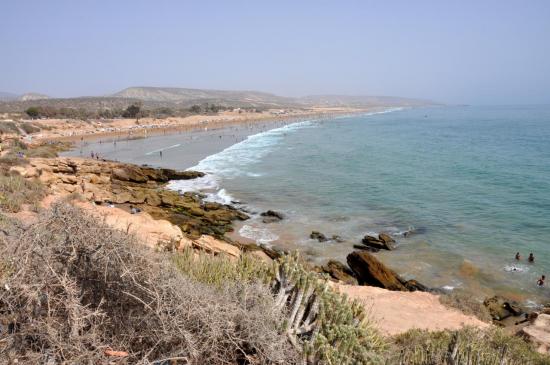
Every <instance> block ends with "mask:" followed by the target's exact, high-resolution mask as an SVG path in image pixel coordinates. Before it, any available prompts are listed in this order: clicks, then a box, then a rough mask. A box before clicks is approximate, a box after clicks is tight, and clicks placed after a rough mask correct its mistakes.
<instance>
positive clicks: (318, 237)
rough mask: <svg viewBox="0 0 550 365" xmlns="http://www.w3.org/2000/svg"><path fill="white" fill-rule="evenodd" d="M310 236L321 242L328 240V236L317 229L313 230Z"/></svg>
mask: <svg viewBox="0 0 550 365" xmlns="http://www.w3.org/2000/svg"><path fill="white" fill-rule="evenodd" d="M309 238H311V239H312V240H317V241H319V242H326V241H328V238H327V237H326V236H325V235H324V234H322V233H321V232H317V231H313V232H311V234H310V235H309Z"/></svg>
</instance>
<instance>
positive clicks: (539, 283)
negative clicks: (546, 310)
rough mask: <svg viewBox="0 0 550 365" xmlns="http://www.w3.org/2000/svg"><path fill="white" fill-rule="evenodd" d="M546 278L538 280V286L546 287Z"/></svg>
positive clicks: (542, 277)
mask: <svg viewBox="0 0 550 365" xmlns="http://www.w3.org/2000/svg"><path fill="white" fill-rule="evenodd" d="M545 279H546V276H544V275H542V276H541V277H540V279H539V280H537V286H544V280H545Z"/></svg>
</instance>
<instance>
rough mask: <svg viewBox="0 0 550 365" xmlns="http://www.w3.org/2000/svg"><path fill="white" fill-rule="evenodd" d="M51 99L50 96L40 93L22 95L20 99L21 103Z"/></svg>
mask: <svg viewBox="0 0 550 365" xmlns="http://www.w3.org/2000/svg"><path fill="white" fill-rule="evenodd" d="M49 98H50V97H49V96H48V95H44V94H38V93H27V94H23V95H21V96H20V97H19V98H18V99H19V100H20V101H29V100H43V99H49Z"/></svg>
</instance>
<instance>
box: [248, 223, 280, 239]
mask: <svg viewBox="0 0 550 365" xmlns="http://www.w3.org/2000/svg"><path fill="white" fill-rule="evenodd" d="M239 235H241V236H242V237H245V238H249V239H251V240H254V241H256V243H263V244H266V243H270V242H273V241H275V240H277V239H278V238H279V236H277V235H276V234H275V233H273V232H271V231H269V230H268V229H266V228H258V227H252V226H249V225H244V226H242V227H241V229H240V230H239Z"/></svg>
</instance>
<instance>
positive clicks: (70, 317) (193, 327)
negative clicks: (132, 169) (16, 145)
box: [0, 205, 297, 365]
mask: <svg viewBox="0 0 550 365" xmlns="http://www.w3.org/2000/svg"><path fill="white" fill-rule="evenodd" d="M0 239H1V238H0ZM0 248H1V251H2V252H0V257H2V260H3V262H4V263H6V264H8V265H9V267H10V269H9V270H8V272H9V274H8V275H4V276H3V278H2V279H1V280H2V282H1V283H0V322H2V323H3V324H4V326H3V327H2V328H3V329H6V330H4V331H3V332H2V333H1V334H0V358H1V359H5V360H6V361H7V362H8V363H13V362H14V361H15V360H16V359H17V361H18V363H19V364H46V363H48V364H49V363H52V364H137V363H139V364H158V365H160V364H168V363H170V364H197V365H198V364H201V365H202V364H293V363H296V361H297V352H296V351H295V350H294V349H292V348H291V346H290V345H289V344H288V342H287V341H286V339H285V337H284V336H281V335H280V333H279V325H278V324H279V323H280V321H281V318H280V316H281V313H280V312H278V311H276V310H274V306H273V298H272V297H271V296H270V295H269V293H268V291H267V288H266V287H265V286H264V285H261V284H260V283H255V282H249V283H240V284H239V283H228V284H227V285H225V286H224V287H223V288H212V287H209V286H207V285H204V284H202V283H199V282H197V281H195V280H192V279H191V278H189V277H186V276H185V275H182V274H181V273H179V272H178V271H176V270H175V269H174V268H173V265H172V264H171V261H170V260H169V259H168V258H167V257H165V256H163V255H161V254H155V253H153V252H151V251H148V250H146V249H144V248H142V247H141V246H140V245H138V244H136V242H135V241H134V240H133V239H132V238H131V237H129V236H127V235H125V234H124V233H121V232H118V231H113V230H111V229H109V228H107V227H106V226H103V225H101V224H99V223H97V222H96V221H94V220H93V219H92V218H90V217H88V216H86V215H84V214H83V213H82V212H80V211H79V210H78V209H76V208H74V207H71V206H67V205H58V206H55V207H54V208H53V209H52V210H51V211H49V212H48V213H47V214H44V215H42V216H41V218H40V220H39V223H38V224H35V225H33V226H32V227H31V228H29V229H27V230H26V231H25V232H23V233H22V234H18V235H17V237H14V236H13V235H10V236H8V237H7V238H4V239H3V244H0ZM110 348H112V349H114V350H119V351H125V352H127V353H128V355H127V356H125V357H122V358H113V357H107V356H106V354H105V350H107V349H110ZM169 361H172V362H169Z"/></svg>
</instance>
